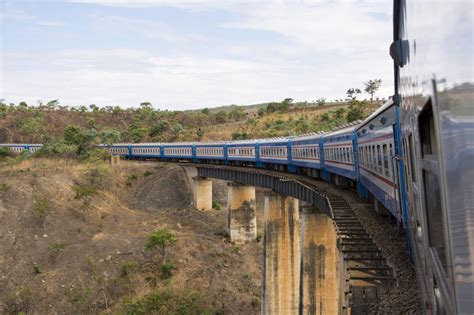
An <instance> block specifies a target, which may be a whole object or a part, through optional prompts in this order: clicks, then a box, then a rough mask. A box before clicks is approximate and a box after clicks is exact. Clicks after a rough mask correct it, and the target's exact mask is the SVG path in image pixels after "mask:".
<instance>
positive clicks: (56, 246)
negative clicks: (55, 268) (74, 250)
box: [48, 243, 66, 259]
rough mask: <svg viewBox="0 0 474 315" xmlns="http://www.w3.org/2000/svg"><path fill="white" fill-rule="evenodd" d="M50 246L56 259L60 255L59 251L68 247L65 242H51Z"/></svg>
mask: <svg viewBox="0 0 474 315" xmlns="http://www.w3.org/2000/svg"><path fill="white" fill-rule="evenodd" d="M48 248H49V249H50V250H51V252H52V253H53V258H54V259H56V257H57V256H58V255H59V253H60V252H61V251H62V250H63V249H64V248H66V244H64V243H54V244H49V246H48Z"/></svg>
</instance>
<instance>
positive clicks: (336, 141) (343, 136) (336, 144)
mask: <svg viewBox="0 0 474 315" xmlns="http://www.w3.org/2000/svg"><path fill="white" fill-rule="evenodd" d="M354 130H355V125H354V124H351V125H349V126H347V125H345V126H343V127H342V129H339V130H336V131H332V132H329V133H327V134H325V135H323V136H322V137H321V143H322V147H323V161H322V165H323V167H322V168H323V178H324V179H325V180H327V181H330V182H333V183H335V184H336V185H340V186H354V185H355V182H356V181H357V172H356V163H355V161H356V159H355V156H354V141H353V140H354Z"/></svg>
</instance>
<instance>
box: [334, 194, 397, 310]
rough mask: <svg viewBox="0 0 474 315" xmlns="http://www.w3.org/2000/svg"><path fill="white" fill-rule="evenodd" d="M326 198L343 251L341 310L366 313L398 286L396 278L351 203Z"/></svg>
mask: <svg viewBox="0 0 474 315" xmlns="http://www.w3.org/2000/svg"><path fill="white" fill-rule="evenodd" d="M328 199H329V203H330V205H331V209H332V218H333V220H334V224H335V226H336V232H337V237H338V247H339V249H340V252H341V254H342V257H341V265H342V270H341V272H342V274H343V275H344V280H345V283H344V288H343V290H344V295H343V301H342V303H343V305H342V307H343V313H344V314H356V315H357V314H369V313H370V312H371V308H372V306H373V304H374V303H376V302H377V301H378V300H379V299H380V298H382V297H383V296H384V295H385V293H386V292H387V290H388V289H389V288H390V287H392V286H394V285H397V278H396V277H395V276H394V271H393V268H392V267H390V266H388V264H387V259H386V258H385V257H383V255H382V252H381V251H380V249H379V247H378V246H377V244H376V243H375V242H374V241H373V239H372V237H371V235H370V234H369V233H368V232H367V231H366V229H365V228H364V226H363V225H362V224H361V222H360V221H359V219H358V218H357V216H356V215H355V214H354V211H353V210H352V208H351V207H350V205H349V204H348V203H347V202H346V201H345V200H344V199H343V198H342V197H338V196H334V195H330V196H328Z"/></svg>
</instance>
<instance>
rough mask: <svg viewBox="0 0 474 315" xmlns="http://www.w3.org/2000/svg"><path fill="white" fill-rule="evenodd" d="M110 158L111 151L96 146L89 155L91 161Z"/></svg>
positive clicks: (88, 159)
mask: <svg viewBox="0 0 474 315" xmlns="http://www.w3.org/2000/svg"><path fill="white" fill-rule="evenodd" d="M109 158H110V153H109V151H107V150H105V149H102V148H95V149H92V150H91V151H90V152H89V154H88V156H87V161H89V162H99V161H105V160H107V159H109Z"/></svg>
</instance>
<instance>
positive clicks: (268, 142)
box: [258, 137, 296, 172]
mask: <svg viewBox="0 0 474 315" xmlns="http://www.w3.org/2000/svg"><path fill="white" fill-rule="evenodd" d="M258 147H259V150H258V151H259V163H261V165H262V167H265V168H269V169H274V170H278V171H285V170H288V171H289V172H295V171H296V168H295V166H294V165H293V164H292V163H291V141H290V138H286V137H282V138H272V139H262V140H260V141H259V144H258Z"/></svg>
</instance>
